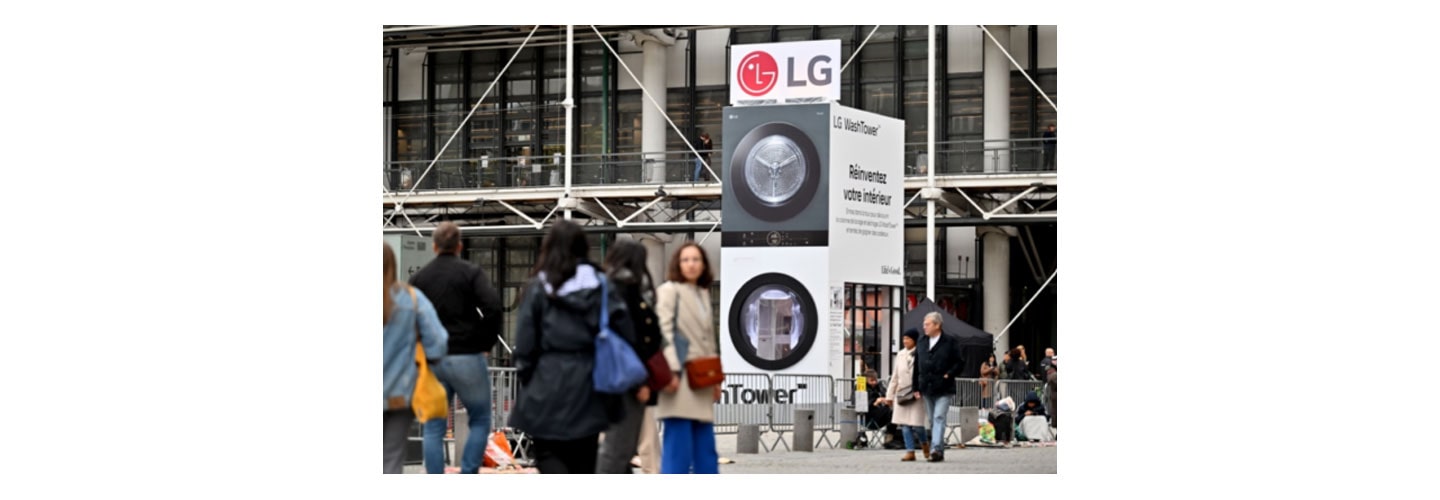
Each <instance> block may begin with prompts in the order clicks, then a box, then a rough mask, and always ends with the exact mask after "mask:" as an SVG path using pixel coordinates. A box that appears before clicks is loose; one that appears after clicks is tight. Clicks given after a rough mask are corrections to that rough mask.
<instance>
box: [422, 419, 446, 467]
mask: <svg viewBox="0 0 1440 500" xmlns="http://www.w3.org/2000/svg"><path fill="white" fill-rule="evenodd" d="M446 423H448V419H444V418H432V419H430V421H428V422H425V423H424V424H423V428H424V430H425V441H423V444H424V449H425V453H423V455H424V456H425V473H426V474H444V473H445V424H446Z"/></svg>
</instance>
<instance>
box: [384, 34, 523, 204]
mask: <svg viewBox="0 0 1440 500" xmlns="http://www.w3.org/2000/svg"><path fill="white" fill-rule="evenodd" d="M538 29H540V27H539V26H536V27H535V29H532V30H530V36H527V37H525V40H526V41H529V40H530V37H531V36H535V30H538ZM522 50H525V44H524V43H521V44H520V48H519V49H516V50H515V53H514V54H513V55H511V56H510V60H509V61H508V62H506V63H505V67H503V68H500V73H498V74H496V75H495V80H494V81H491V82H490V86H489V87H488V88H486V89H485V93H484V94H480V99H478V100H476V101H475V105H474V106H472V107H471V108H470V114H468V115H465V119H463V120H460V123H459V124H457V125H455V132H454V133H452V134H450V139H448V140H446V141H445V145H444V146H442V147H441V148H440V151H438V152H436V153H435V159H433V160H430V166H428V167H425V171H424V172H421V173H420V178H418V179H415V182H414V184H413V185H412V186H411V187H410V191H409V192H406V193H405V197H404V198H403V199H401V200H400V201H399V202H398V203H396V205H395V207H396V209H399V208H400V206H401V205H404V203H405V201H406V200H409V199H410V196H411V195H414V194H415V190H416V189H419V188H420V181H423V180H425V176H426V175H429V174H430V169H432V168H435V162H438V161H440V157H441V156H443V155H444V154H445V150H446V149H448V148H449V147H450V143H451V142H454V141H455V137H456V136H459V135H460V131H461V130H465V124H466V123H468V122H469V121H470V117H472V116H475V111H476V110H478V109H480V103H482V102H485V98H486V97H487V96H489V95H490V91H491V90H494V89H495V84H496V83H499V82H500V78H501V77H503V76H505V71H506V70H509V69H510V65H511V64H514V63H515V58H516V57H519V56H520V51H522ZM394 219H395V214H394V213H393V212H392V213H391V214H390V217H388V218H386V219H385V224H390V221H392V220H394Z"/></svg>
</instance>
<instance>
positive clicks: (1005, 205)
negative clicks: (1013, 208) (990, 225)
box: [990, 186, 1040, 217]
mask: <svg viewBox="0 0 1440 500" xmlns="http://www.w3.org/2000/svg"><path fill="white" fill-rule="evenodd" d="M1036 189H1040V187H1039V186H1030V189H1026V190H1025V192H1023V193H1020V194H1018V195H1015V196H1011V197H1010V199H1009V200H1007V201H1006V202H1005V203H1002V204H1000V206H998V207H995V209H994V210H991V211H990V216H991V217H994V216H995V215H997V214H999V213H1000V212H1001V211H1003V210H1005V209H1006V208H1008V207H1009V206H1010V205H1014V204H1015V202H1017V201H1020V199H1021V198H1024V197H1025V195H1027V194H1030V193H1033V192H1035V190H1036Z"/></svg>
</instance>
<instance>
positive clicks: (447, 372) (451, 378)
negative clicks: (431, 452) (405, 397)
mask: <svg viewBox="0 0 1440 500" xmlns="http://www.w3.org/2000/svg"><path fill="white" fill-rule="evenodd" d="M434 370H435V378H438V379H440V384H441V385H444V386H445V393H446V394H449V395H451V396H452V397H453V396H459V397H460V402H461V403H464V404H465V410H466V412H467V413H468V416H469V417H470V436H469V437H468V438H466V439H465V449H464V451H462V452H461V453H460V473H461V474H477V473H479V472H480V465H481V464H482V463H483V460H484V458H485V446H486V445H488V444H489V443H490V411H491V409H490V368H489V365H488V363H487V360H486V357H485V355H484V354H454V355H449V356H445V359H443V360H441V361H440V364H438V365H435V367H434ZM444 434H445V433H444V431H441V432H440V434H439V435H437V436H435V442H434V443H433V444H434V447H435V449H440V446H443V443H442V442H440V441H441V437H443V436H444ZM431 445H432V442H431V437H430V433H429V432H426V433H425V447H426V448H427V449H428V448H430V447H431ZM427 454H428V453H427Z"/></svg>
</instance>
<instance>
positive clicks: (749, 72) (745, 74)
mask: <svg viewBox="0 0 1440 500" xmlns="http://www.w3.org/2000/svg"><path fill="white" fill-rule="evenodd" d="M732 49H733V50H734V52H733V53H734V54H744V55H743V56H740V57H738V58H737V59H732V60H731V61H732V62H731V64H732V66H731V68H732V70H733V71H734V73H733V75H734V76H733V78H734V80H732V82H733V85H732V87H731V89H732V93H731V99H730V100H731V103H732V104H742V105H743V104H765V103H783V102H823V101H833V100H839V98H840V88H839V85H836V84H835V83H834V82H835V78H834V73H835V64H834V61H836V60H837V59H838V58H839V55H840V42H839V41H838V40H823V41H814V42H793V43H774V44H759V45H737V46H735V47H732ZM782 62H783V63H784V64H783V66H782V65H781V63H782ZM782 82H783V83H782ZM735 89H738V90H739V91H738V92H734V90H735Z"/></svg>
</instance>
